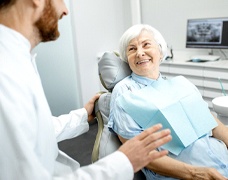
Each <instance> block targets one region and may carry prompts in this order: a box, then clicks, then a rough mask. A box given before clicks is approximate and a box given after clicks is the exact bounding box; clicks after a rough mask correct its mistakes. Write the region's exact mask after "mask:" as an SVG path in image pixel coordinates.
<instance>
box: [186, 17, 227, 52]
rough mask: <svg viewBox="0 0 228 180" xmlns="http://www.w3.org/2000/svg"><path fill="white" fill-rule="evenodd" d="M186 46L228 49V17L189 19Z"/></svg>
mask: <svg viewBox="0 0 228 180" xmlns="http://www.w3.org/2000/svg"><path fill="white" fill-rule="evenodd" d="M186 48H202V49H203V48H205V49H207V48H210V49H228V17H227V18H204V19H189V20H188V21H187V35H186Z"/></svg>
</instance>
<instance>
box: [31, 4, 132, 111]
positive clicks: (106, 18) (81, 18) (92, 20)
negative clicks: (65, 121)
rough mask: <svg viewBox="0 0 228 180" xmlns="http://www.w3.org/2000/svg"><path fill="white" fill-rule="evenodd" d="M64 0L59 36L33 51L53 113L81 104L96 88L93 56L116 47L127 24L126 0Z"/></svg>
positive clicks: (129, 23) (129, 17)
mask: <svg viewBox="0 0 228 180" xmlns="http://www.w3.org/2000/svg"><path fill="white" fill-rule="evenodd" d="M65 2H66V5H67V7H68V9H69V15H68V16H66V17H64V18H63V19H62V20H60V21H59V31H60V33H61V36H60V38H59V39H58V40H57V41H55V42H49V43H42V44H40V45H38V47H36V48H35V49H34V50H33V52H35V53H38V56H37V66H38V70H39V72H40V76H41V80H42V83H43V87H44V90H45V94H46V97H47V100H48V103H49V105H50V108H51V111H52V113H53V115H60V114H63V113H68V112H69V111H70V110H72V109H76V108H80V107H82V106H83V105H84V104H85V103H86V102H87V101H88V100H89V99H90V98H91V97H92V96H93V95H94V94H95V93H97V92H99V91H100V89H101V88H100V80H99V76H98V67H97V62H98V61H97V55H98V53H99V52H104V51H109V50H110V51H111V50H115V49H117V46H118V40H119V38H120V36H121V34H122V33H123V31H124V30H125V29H126V27H128V26H130V25H131V14H130V7H129V4H130V0H124V1H122V0H108V1H107V0H96V1H88V0H74V1H72V0H65Z"/></svg>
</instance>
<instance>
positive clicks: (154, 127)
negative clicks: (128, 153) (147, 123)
mask: <svg viewBox="0 0 228 180" xmlns="http://www.w3.org/2000/svg"><path fill="white" fill-rule="evenodd" d="M161 128H162V124H156V125H154V126H152V127H150V128H148V129H146V130H145V131H143V132H142V133H141V134H140V135H138V136H136V138H137V139H139V140H142V139H144V138H146V137H148V135H150V134H152V133H154V132H156V131H158V130H159V129H161Z"/></svg>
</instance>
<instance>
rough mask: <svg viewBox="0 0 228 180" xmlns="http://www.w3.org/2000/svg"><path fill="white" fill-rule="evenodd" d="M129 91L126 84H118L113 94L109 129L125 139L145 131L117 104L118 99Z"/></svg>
mask: <svg viewBox="0 0 228 180" xmlns="http://www.w3.org/2000/svg"><path fill="white" fill-rule="evenodd" d="M127 90H128V88H127V86H126V85H124V84H118V86H116V87H115V88H114V90H113V92H112V97H111V102H110V115H109V122H108V127H109V129H110V130H112V131H114V132H115V133H116V134H118V135H120V136H121V137H123V138H125V139H131V138H132V137H134V136H136V135H138V134H140V133H141V132H142V131H143V129H142V128H141V127H140V126H139V125H138V124H137V123H136V122H135V121H134V120H133V119H132V118H131V117H130V116H129V115H128V114H127V113H126V112H124V111H123V109H122V108H121V107H119V106H118V105H117V103H116V98H117V97H119V96H120V95H122V93H124V92H126V91H127Z"/></svg>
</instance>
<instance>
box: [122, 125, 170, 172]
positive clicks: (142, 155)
mask: <svg viewBox="0 0 228 180" xmlns="http://www.w3.org/2000/svg"><path fill="white" fill-rule="evenodd" d="M161 128H162V125H161V124H157V125H155V126H152V127H151V128H148V129H147V130H145V131H143V132H142V133H141V134H139V135H138V136H135V137H134V138H132V139H130V140H128V141H126V142H125V143H124V144H123V145H122V146H121V147H120V148H119V151H121V152H123V153H124V154H125V155H126V156H127V157H128V159H129V160H130V162H131V164H132V166H133V169H134V172H137V171H139V170H140V169H142V168H143V167H145V166H146V165H147V164H149V163H150V162H151V161H153V160H155V159H157V158H159V157H162V156H165V155H167V153H168V151H166V150H164V151H160V152H159V151H155V149H156V148H158V147H159V146H161V145H163V144H165V143H167V142H169V141H170V140H171V139H172V137H171V135H170V130H168V129H166V130H162V131H158V130H159V129H161Z"/></svg>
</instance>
